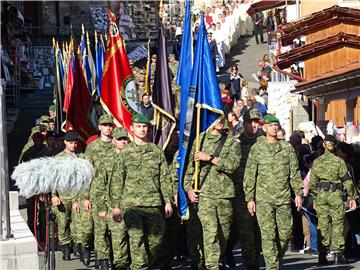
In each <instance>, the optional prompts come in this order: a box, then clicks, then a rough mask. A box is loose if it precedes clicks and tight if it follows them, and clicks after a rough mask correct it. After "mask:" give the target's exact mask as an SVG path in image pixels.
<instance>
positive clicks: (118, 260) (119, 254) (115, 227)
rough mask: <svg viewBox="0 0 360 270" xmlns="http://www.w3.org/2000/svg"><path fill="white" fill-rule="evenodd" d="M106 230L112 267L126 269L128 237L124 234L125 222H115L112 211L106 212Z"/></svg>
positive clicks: (128, 260)
mask: <svg viewBox="0 0 360 270" xmlns="http://www.w3.org/2000/svg"><path fill="white" fill-rule="evenodd" d="M108 228H109V230H110V236H111V237H110V239H111V244H112V251H113V265H114V266H115V267H117V268H123V267H124V268H126V267H127V266H128V265H130V256H129V237H128V235H127V233H126V228H125V222H124V220H122V221H121V222H115V221H114V220H113V218H112V209H109V210H108Z"/></svg>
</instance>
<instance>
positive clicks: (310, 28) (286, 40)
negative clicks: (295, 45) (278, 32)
mask: <svg viewBox="0 0 360 270" xmlns="http://www.w3.org/2000/svg"><path fill="white" fill-rule="evenodd" d="M341 23H347V24H350V25H357V26H359V27H360V17H359V18H350V17H343V16H336V17H332V18H330V19H327V20H320V21H316V22H315V21H314V23H313V24H310V25H308V24H307V25H305V26H304V27H301V28H299V29H294V31H293V32H290V33H287V34H284V35H283V36H282V37H281V42H282V44H283V46H286V45H290V44H292V42H293V40H294V39H295V38H298V37H300V36H302V35H309V34H311V33H314V32H317V31H319V30H323V29H326V28H329V27H331V26H334V25H338V24H341Z"/></svg>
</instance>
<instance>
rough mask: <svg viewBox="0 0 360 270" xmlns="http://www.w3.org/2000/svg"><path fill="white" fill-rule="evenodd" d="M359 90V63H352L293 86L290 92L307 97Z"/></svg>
mask: <svg viewBox="0 0 360 270" xmlns="http://www.w3.org/2000/svg"><path fill="white" fill-rule="evenodd" d="M359 89H360V62H354V63H351V64H349V65H346V66H343V67H340V68H338V69H335V70H332V71H330V72H327V73H324V74H321V75H320V76H317V77H315V78H312V79H311V80H308V81H304V82H300V83H297V84H295V89H294V90H292V91H291V92H293V93H297V94H304V95H306V96H309V97H318V96H326V95H332V94H338V93H341V92H344V91H352V90H359Z"/></svg>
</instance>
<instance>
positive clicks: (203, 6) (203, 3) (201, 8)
mask: <svg viewBox="0 0 360 270" xmlns="http://www.w3.org/2000/svg"><path fill="white" fill-rule="evenodd" d="M205 9H206V6H205V1H202V2H201V4H200V10H201V11H202V12H205Z"/></svg>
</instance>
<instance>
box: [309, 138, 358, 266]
mask: <svg viewBox="0 0 360 270" xmlns="http://www.w3.org/2000/svg"><path fill="white" fill-rule="evenodd" d="M335 145H336V139H335V137H334V136H332V135H326V136H325V139H324V142H323V146H324V148H325V153H324V154H323V155H322V156H320V157H319V158H317V159H316V160H315V161H314V163H313V167H312V169H311V181H310V192H311V193H312V194H313V195H314V197H315V206H316V212H317V214H318V251H319V264H327V263H328V261H327V259H326V254H327V252H328V250H329V248H330V243H331V248H332V251H333V252H334V263H335V264H343V263H348V262H349V261H348V260H347V259H346V258H345V256H344V254H343V251H344V247H345V240H344V235H343V231H344V218H345V206H344V202H343V192H344V189H345V190H346V192H347V194H348V199H347V200H348V205H349V208H350V210H353V209H355V208H356V202H355V191H354V187H353V183H352V181H351V175H350V174H349V171H348V169H347V167H346V164H345V162H344V160H343V159H341V158H339V157H337V156H335V154H334V151H335Z"/></svg>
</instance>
